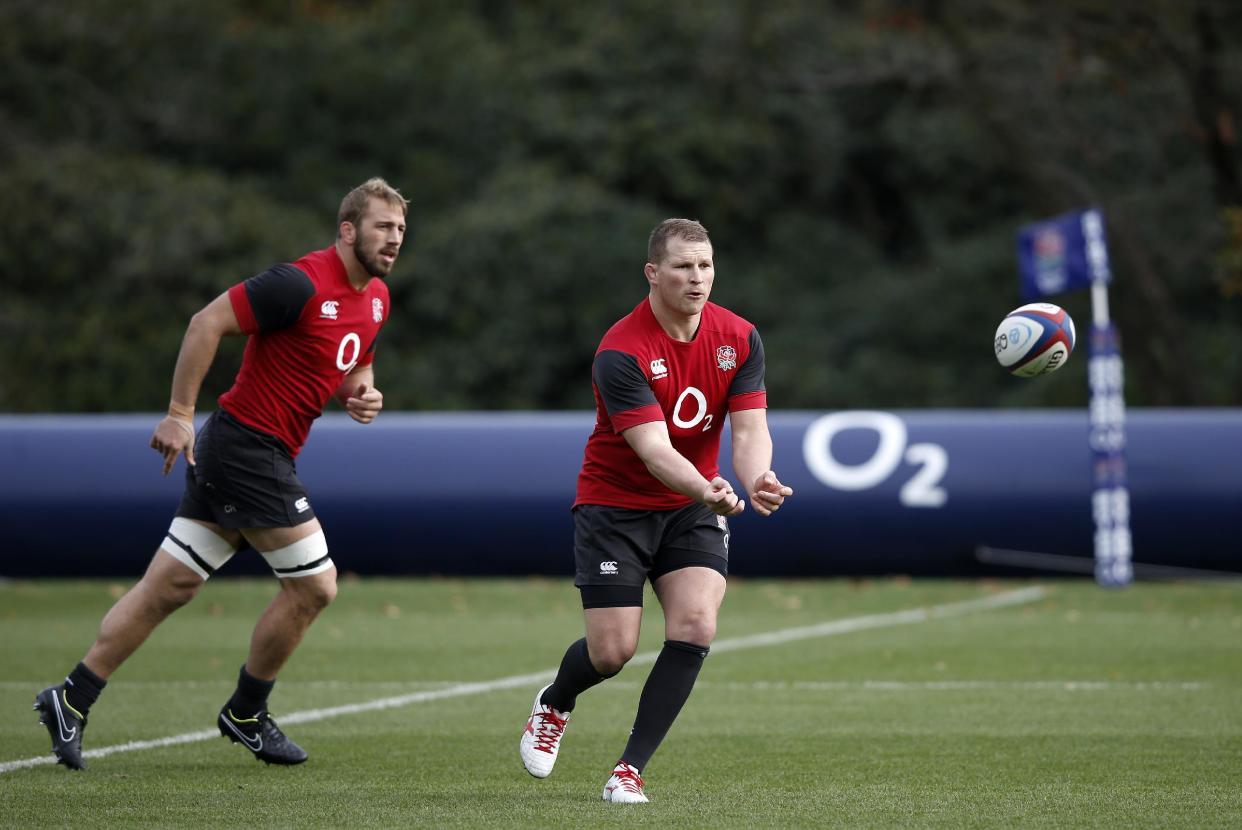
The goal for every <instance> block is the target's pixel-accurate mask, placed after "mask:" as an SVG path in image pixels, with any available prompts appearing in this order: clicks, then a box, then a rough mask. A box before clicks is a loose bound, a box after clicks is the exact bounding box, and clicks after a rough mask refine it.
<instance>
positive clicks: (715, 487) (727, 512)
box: [703, 476, 746, 516]
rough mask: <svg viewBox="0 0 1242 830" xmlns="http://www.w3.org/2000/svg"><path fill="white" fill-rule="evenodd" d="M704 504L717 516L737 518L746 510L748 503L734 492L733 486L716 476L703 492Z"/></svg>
mask: <svg viewBox="0 0 1242 830" xmlns="http://www.w3.org/2000/svg"><path fill="white" fill-rule="evenodd" d="M703 503H704V504H706V505H707V506H708V508H709V509H710V510H711V511H712V512H713V513H715V514H716V515H717V516H736V515H737V514H738V513H741V512H742V511H743V510H745V509H746V502H744V501H742V499H741V498H740V497H739V496H738V495H737V493H734V492H733V485H732V484H730V483H729V482H727V481H725V480H724V479H723V478H721V477H720V476H716V477H715V478H713V479H712V480H711V482H710V483H709V484H708V485H707V489H706V490H704V491H703Z"/></svg>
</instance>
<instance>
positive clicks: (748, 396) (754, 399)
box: [729, 389, 768, 412]
mask: <svg viewBox="0 0 1242 830" xmlns="http://www.w3.org/2000/svg"><path fill="white" fill-rule="evenodd" d="M767 408H768V393H767V392H766V391H764V390H762V389H760V390H759V391H758V392H743V393H742V394H740V395H734V396H733V397H731V398H729V411H730V412H740V411H741V410H743V409H767Z"/></svg>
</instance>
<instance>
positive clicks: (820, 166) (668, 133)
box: [0, 0, 1242, 412]
mask: <svg viewBox="0 0 1242 830" xmlns="http://www.w3.org/2000/svg"><path fill="white" fill-rule="evenodd" d="M1240 107H1242V6H1239V5H1238V4H1237V3H1234V2H1230V1H1229V0H1187V2H1174V1H1173V0H1167V1H1166V2H1161V1H1160V0H1149V2H1145V3H1134V4H1132V3H1121V4H1118V3H1111V2H1104V0H1066V1H1065V2H1058V3H1055V4H1047V3H1038V2H1034V0H959V1H957V2H952V3H949V2H944V1H943V0H921V1H919V2H893V1H884V0H855V2H839V3H834V4H831V7H829V4H824V3H819V2H811V1H810V0H805V1H803V0H781V1H780V2H760V0H728V2H725V0H721V1H720V2H707V0H696V1H695V2H689V1H686V2H682V1H681V0H678V1H677V2H668V0H660V2H656V0H628V2H593V3H571V2H567V1H563V2H534V1H533V0H528V1H527V2H520V3H518V2H512V3H510V2H496V1H495V0H476V2H464V0H463V2H420V3H402V2H387V3H385V2H380V3H363V2H346V1H345V0H337V1H336V2H329V0H298V1H296V2H294V1H291V0H282V1H281V2H276V1H275V0H262V1H261V2H255V0H245V1H243V0H227V2H226V1H225V0H220V2H214V3H199V2H190V0H124V2H120V1H118V0H66V2H61V3H42V2H35V1H34V0H8V2H6V3H5V4H3V5H0V151H2V152H0V298H2V299H3V302H0V411H9V412H39V411H122V410H159V409H162V408H163V407H164V405H165V404H166V402H167V397H168V389H169V379H170V376H171V371H172V366H173V363H174V361H175V358H176V352H177V348H178V346H179V343H180V339H181V336H182V334H183V332H184V329H185V325H186V323H187V321H188V318H189V316H190V315H191V314H192V313H193V312H194V311H195V310H197V309H198V308H199V307H201V306H202V305H203V304H205V303H206V302H207V301H208V300H210V299H211V298H212V297H214V296H215V295H217V294H218V293H220V292H221V291H223V290H225V289H226V288H227V287H228V286H229V285H230V284H232V283H234V282H236V281H238V280H240V279H243V278H245V277H247V276H250V275H251V274H253V273H256V272H258V271H260V270H262V269H263V268H265V267H267V266H268V265H269V264H271V263H273V262H276V261H284V260H289V259H293V258H296V257H297V256H299V255H301V254H302V253H304V252H305V251H307V250H310V249H312V248H318V247H324V246H326V245H328V244H330V242H331V240H332V238H333V234H334V220H335V215H336V208H337V205H338V203H339V200H340V198H341V196H342V195H343V194H344V193H345V191H347V190H348V189H349V188H350V187H352V186H353V185H355V184H357V183H358V182H360V181H362V180H363V179H365V178H367V177H368V176H371V175H377V174H378V175H382V176H384V177H386V178H387V179H388V180H389V181H391V182H392V183H393V184H395V185H397V186H398V187H400V188H401V189H402V190H403V192H404V193H405V194H406V195H407V196H409V197H410V199H411V201H412V212H411V223H410V224H411V235H410V237H409V239H408V240H407V245H406V248H405V250H404V252H403V254H402V259H401V261H400V262H399V264H398V266H397V269H396V271H395V272H394V275H393V277H392V278H391V279H390V287H391V289H392V295H393V303H394V313H393V316H392V320H391V322H390V324H389V326H388V328H387V329H386V330H385V333H384V336H383V338H382V341H381V351H380V355H379V358H378V361H377V374H378V380H379V383H380V386H381V388H382V389H384V391H385V396H386V403H387V405H388V406H389V407H395V408H406V409H506V408H511V409H561V408H579V409H585V408H589V407H590V406H591V405H592V404H591V391H590V380H589V367H590V361H591V357H592V354H593V351H594V349H595V346H596V344H597V343H598V340H599V337H600V336H601V335H602V334H603V332H604V330H605V329H606V328H607V326H608V325H610V324H611V323H612V322H613V321H614V320H615V319H617V318H618V317H620V316H621V315H623V314H625V313H626V312H628V311H629V310H630V309H631V308H632V307H633V306H634V305H635V304H636V303H637V302H638V301H639V299H640V298H641V297H642V296H643V295H644V294H645V282H644V280H643V277H642V265H643V262H644V259H645V251H646V235H647V233H648V231H649V230H650V228H651V227H652V226H654V225H655V224H656V223H657V222H658V221H659V220H661V219H663V218H665V217H667V216H674V215H677V216H690V217H693V218H697V219H700V220H701V221H703V222H704V224H706V225H707V227H708V228H709V230H710V231H711V232H712V235H713V241H714V243H715V247H716V261H717V270H718V279H717V284H716V289H715V294H714V297H713V299H715V300H717V301H719V302H720V303H722V304H724V305H726V306H729V307H731V308H733V309H735V310H737V311H738V312H740V313H741V314H743V315H744V316H746V317H748V318H750V319H751V320H753V321H754V322H755V323H756V324H757V325H758V326H759V328H760V331H761V332H762V333H763V336H764V340H765V344H766V346H767V352H768V356H769V367H768V388H769V392H770V396H771V401H772V405H773V406H775V407H779V408H855V407H886V408H889V407H893V408H895V407H925V406H936V407H991V406H1046V405H1051V406H1079V405H1082V404H1083V403H1084V402H1085V399H1086V383H1085V380H1084V379H1083V375H1084V372H1085V367H1086V360H1085V348H1084V350H1083V355H1080V356H1078V357H1077V359H1075V360H1072V361H1071V362H1070V364H1069V365H1068V366H1067V367H1066V369H1065V370H1063V372H1061V373H1059V374H1058V375H1057V376H1056V377H1055V378H1043V379H1039V380H1036V381H1018V380H1016V379H1013V378H1010V377H1009V376H1007V375H1006V374H1005V373H1004V372H1003V371H1001V370H1000V368H999V367H998V366H997V365H996V364H995V362H994V361H993V358H992V355H991V339H992V332H993V330H994V328H995V326H996V324H997V323H998V322H999V321H1000V319H1001V317H1002V316H1003V315H1004V313H1005V312H1006V311H1008V310H1009V309H1011V308H1012V307H1014V306H1016V305H1018V304H1019V297H1018V291H1017V277H1016V267H1015V253H1014V244H1015V243H1014V240H1015V232H1016V230H1017V228H1018V226H1019V225H1021V224H1023V223H1026V222H1029V221H1032V220H1035V219H1039V218H1043V217H1046V216H1049V215H1052V214H1056V213H1060V212H1063V211H1066V210H1070V209H1074V208H1078V207H1082V206H1086V205H1097V206H1099V207H1100V208H1101V209H1102V210H1103V212H1104V214H1105V219H1106V225H1107V230H1108V235H1109V241H1110V246H1111V251H1112V256H1113V270H1114V275H1115V282H1114V285H1113V287H1112V289H1111V292H1110V293H1111V299H1112V306H1113V308H1112V310H1113V316H1114V318H1115V319H1116V320H1117V322H1118V324H1119V326H1120V329H1121V332H1122V336H1123V348H1124V352H1125V356H1126V360H1127V370H1128V372H1127V382H1128V388H1127V395H1128V399H1129V402H1130V403H1131V404H1133V405H1149V406H1153V405H1178V406H1182V405H1235V406H1236V405H1240V404H1242V348H1240V346H1239V342H1240V340H1242V151H1240V150H1239V147H1238V138H1237V134H1236V131H1237V129H1238V125H1237V118H1238V114H1239V111H1240ZM1059 301H1060V302H1062V303H1063V304H1064V305H1065V306H1066V307H1067V308H1069V310H1070V311H1071V312H1072V313H1073V314H1074V316H1075V319H1076V320H1077V321H1078V324H1079V330H1080V332H1083V331H1085V330H1086V327H1087V325H1088V323H1089V321H1090V307H1089V302H1088V298H1087V297H1086V296H1085V295H1071V296H1067V297H1063V298H1061V300H1059ZM240 346H241V344H240V343H232V344H229V346H228V347H227V348H226V349H225V350H224V354H223V355H222V356H221V358H220V359H218V360H217V363H216V366H215V367H214V368H213V371H212V373H211V375H210V376H209V377H208V379H207V383H206V385H205V388H204V395H203V397H202V398H201V399H200V405H201V406H203V407H204V408H210V406H211V403H210V401H211V400H212V399H213V398H214V396H215V395H217V394H219V393H220V392H222V391H223V390H224V389H225V388H227V386H228V384H229V383H230V382H231V379H232V375H233V373H234V371H235V370H236V365H237V360H238V359H239V357H240Z"/></svg>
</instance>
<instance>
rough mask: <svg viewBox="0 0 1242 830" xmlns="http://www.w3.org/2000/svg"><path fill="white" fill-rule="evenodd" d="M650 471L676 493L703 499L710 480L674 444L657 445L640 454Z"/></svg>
mask: <svg viewBox="0 0 1242 830" xmlns="http://www.w3.org/2000/svg"><path fill="white" fill-rule="evenodd" d="M640 458H642V460H643V463H644V464H646V465H647V469H648V471H650V473H651V474H652V475H653V476H655V477H656V478H657V479H658V480H659V481H660V483H661V484H663V485H664V486H665V487H667V488H668V489H670V490H672V491H673V492H674V493H679V494H680V495H683V496H685V497H686V498H690V499H694V500H695V501H699V502H701V501H703V497H704V494H705V493H706V492H707V488H708V485H709V482H708V480H707V479H705V478H703V475H702V474H701V473H700V472H699V471H698V470H697V469H696V468H695V466H694V465H693V464H691V463H690V461H689V460H688V459H687V458H686V457H685V456H684V455H682V454H681V453H679V452H677V450H675V449H673V448H672V446H668V447H657V448H654V449H652V450H650V451H648V452H647V453H646V454H645V455H640Z"/></svg>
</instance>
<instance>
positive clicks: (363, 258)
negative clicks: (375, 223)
mask: <svg viewBox="0 0 1242 830" xmlns="http://www.w3.org/2000/svg"><path fill="white" fill-rule="evenodd" d="M380 250H382V246H376V248H375V250H374V251H368V250H367V249H366V248H364V247H363V245H362V240H361V239H359V240H356V241H355V242H354V256H355V257H356V258H357V259H358V263H359V264H360V265H362V268H363V270H365V271H366V272H367V273H368V274H370V275H371V276H373V277H380V278H383V277H386V276H388V274H389V273H390V272H391V271H392V265H386V264H384V262H383V261H382V260H381V259H380V258H379V252H380ZM396 262H397V260H396V259H395V258H394V259H393V264H394V265H395V264H396Z"/></svg>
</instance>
